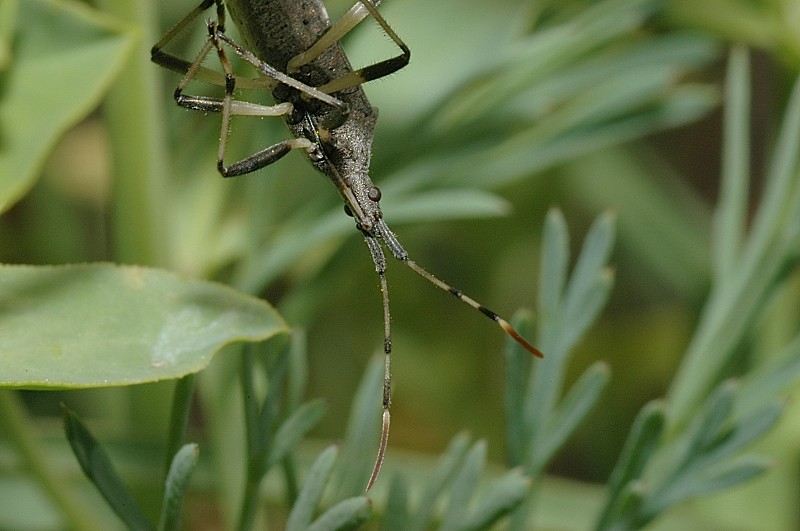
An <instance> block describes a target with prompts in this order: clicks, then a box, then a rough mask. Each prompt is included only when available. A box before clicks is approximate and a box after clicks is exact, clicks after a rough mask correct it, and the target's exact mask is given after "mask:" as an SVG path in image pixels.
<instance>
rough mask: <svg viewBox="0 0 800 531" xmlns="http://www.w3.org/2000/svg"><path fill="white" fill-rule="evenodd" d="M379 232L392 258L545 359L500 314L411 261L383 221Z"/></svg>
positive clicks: (379, 226) (379, 224) (379, 223)
mask: <svg viewBox="0 0 800 531" xmlns="http://www.w3.org/2000/svg"><path fill="white" fill-rule="evenodd" d="M378 231H379V232H380V235H381V237H382V238H383V240H384V241H385V242H386V246H387V247H388V248H389V250H390V251H391V253H392V256H394V257H395V258H397V259H398V260H400V261H401V262H403V263H404V264H405V265H407V266H408V267H410V268H411V269H412V270H413V271H414V272H415V273H416V274H418V275H419V276H421V277H422V278H424V279H425V280H427V281H428V282H430V283H431V284H433V285H434V286H436V287H437V288H439V289H441V290H442V291H446V292H447V293H449V294H450V295H452V296H454V297H455V298H457V299H458V300H460V301H461V302H463V303H465V304H467V305H469V306H471V307H472V308H474V309H476V310H478V311H479V312H481V313H482V314H483V315H485V316H486V317H488V318H489V319H491V320H492V321H494V322H495V323H497V324H498V326H500V328H502V329H503V331H504V332H505V333H506V334H508V335H509V336H511V338H512V339H514V341H516V342H517V343H519V344H520V345H521V346H522V347H523V348H524V349H525V350H527V351H528V352H530V353H531V354H533V355H534V356H537V357H539V358H543V357H544V354H542V352H541V351H540V350H539V349H538V348H536V347H535V346H533V345H532V344H531V343H529V342H528V341H527V340H526V339H525V338H524V337H522V336H521V335H520V333H519V332H517V331H516V330H515V329H514V327H512V326H511V324H510V323H509V322H508V321H506V320H505V319H503V318H502V317H500V316H499V315H498V314H496V313H495V312H493V311H492V310H490V309H489V308H487V307H486V306H484V305H483V304H481V303H479V302H478V301H476V300H475V299H473V298H472V297H470V296H468V295H466V294H465V293H463V292H462V291H461V290H459V289H456V288H454V287H453V286H451V285H450V284H448V283H446V282H443V281H442V280H439V279H438V278H437V277H435V276H434V275H433V273H431V272H429V271H428V270H427V269H425V268H423V267H422V266H420V265H418V264H417V263H416V262H414V261H413V260H411V258H409V256H408V252H406V250H405V249H404V248H403V246H402V245H401V244H400V241H399V240H398V239H397V237H396V236H395V235H394V233H393V232H392V231H391V229H389V227H388V226H387V225H386V222H385V221H383V219H381V220H379V221H378Z"/></svg>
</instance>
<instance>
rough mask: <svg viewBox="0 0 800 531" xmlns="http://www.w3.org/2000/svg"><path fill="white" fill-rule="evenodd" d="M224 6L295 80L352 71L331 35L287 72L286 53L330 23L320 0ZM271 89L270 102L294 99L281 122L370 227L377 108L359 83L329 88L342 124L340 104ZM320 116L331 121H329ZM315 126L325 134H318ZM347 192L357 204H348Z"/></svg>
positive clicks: (234, 0) (249, 39) (256, 0)
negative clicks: (307, 145) (309, 145)
mask: <svg viewBox="0 0 800 531" xmlns="http://www.w3.org/2000/svg"><path fill="white" fill-rule="evenodd" d="M226 5H227V7H228V11H229V12H230V14H231V18H232V19H233V21H234V22H235V23H236V26H237V28H238V29H239V32H240V33H241V35H242V39H244V44H245V45H246V47H247V48H249V49H250V50H251V51H252V52H254V53H255V54H256V55H257V56H258V57H259V59H261V60H263V61H264V62H266V63H268V64H270V65H272V66H273V67H275V68H276V69H278V70H280V71H281V72H284V73H287V74H289V75H290V76H291V77H293V78H295V79H297V80H298V81H301V82H303V83H305V84H306V85H308V86H311V87H319V86H321V85H324V84H325V83H328V82H330V81H331V80H333V79H335V78H337V77H339V76H341V75H343V74H346V73H348V72H351V71H352V67H351V65H350V61H349V60H348V59H347V56H346V55H345V52H344V50H343V49H342V46H341V45H340V44H339V43H338V42H337V43H335V44H333V45H331V46H330V47H329V48H328V49H327V50H325V52H323V53H322V54H321V55H320V56H319V57H317V58H315V59H314V60H312V61H311V62H310V63H308V64H306V65H303V66H301V67H300V68H299V70H298V71H297V72H288V71H287V63H288V62H289V60H290V59H291V58H292V57H294V56H295V55H297V54H299V53H302V52H304V51H306V50H307V49H308V48H310V47H311V45H312V44H314V43H315V42H316V41H317V40H318V39H319V37H320V36H322V35H323V34H324V33H325V32H326V31H327V30H328V29H329V28H330V26H331V23H330V17H329V16H328V12H327V10H326V8H325V4H324V3H323V2H322V1H321V0H288V1H287V0H227V1H226ZM272 94H273V97H274V98H275V100H276V102H279V103H280V102H290V103H292V104H293V105H294V112H293V113H292V114H290V115H288V116H285V117H284V120H285V122H286V124H287V126H288V127H289V129H290V130H291V132H292V134H293V135H294V136H295V137H297V138H307V139H308V140H310V141H311V142H313V143H314V144H316V145H317V146H319V148H320V149H319V150H317V151H312V152H310V153H309V159H310V160H311V163H312V164H313V165H314V167H315V168H316V169H317V170H319V171H320V172H321V173H323V174H324V175H325V176H326V177H328V179H330V180H331V182H332V183H333V185H334V186H335V187H336V188H337V190H339V192H340V193H341V194H342V198H343V199H344V201H345V203H346V204H347V205H348V207H349V209H350V211H351V212H352V213H353V215H354V216H355V217H356V220H357V221H358V222H359V224H360V226H361V228H362V229H364V230H367V231H368V232H371V231H372V229H373V220H376V219H380V216H381V213H380V208H379V207H378V203H377V201H374V200H370V198H369V197H367V195H368V193H369V191H370V190H372V189H374V185H373V183H372V181H371V180H370V178H369V164H370V155H371V146H372V137H373V131H374V129H375V122H376V121H377V117H378V111H377V109H375V108H374V107H372V106H371V105H370V103H369V101H368V100H367V97H366V95H365V94H364V91H363V90H362V88H361V86H355V87H352V88H348V89H345V90H342V91H340V92H335V93H333V94H332V96H333V97H335V98H337V99H338V100H339V101H341V102H342V103H344V104H346V105H347V106H348V110H349V113H348V114H347V115H346V118H345V119H344V121H343V122H341V123H338V122H339V121H340V119H341V111H340V110H338V109H336V108H334V107H331V106H330V105H328V104H326V103H323V102H320V101H318V100H316V99H314V98H312V97H309V96H308V95H306V94H302V93H301V92H300V91H298V90H296V89H293V88H291V87H288V86H286V85H283V84H279V85H278V86H277V87H275V88H274V89H273V91H272ZM326 123H333V124H335V125H336V126H335V127H330V128H328V127H327V126H326V125H325V124H326ZM320 130H324V131H326V133H329V136H328V135H325V137H324V138H323V137H322V135H320ZM320 151H321V152H320ZM348 191H350V192H352V195H350V197H348V195H349V194H348ZM353 199H355V201H356V203H357V204H352V203H353Z"/></svg>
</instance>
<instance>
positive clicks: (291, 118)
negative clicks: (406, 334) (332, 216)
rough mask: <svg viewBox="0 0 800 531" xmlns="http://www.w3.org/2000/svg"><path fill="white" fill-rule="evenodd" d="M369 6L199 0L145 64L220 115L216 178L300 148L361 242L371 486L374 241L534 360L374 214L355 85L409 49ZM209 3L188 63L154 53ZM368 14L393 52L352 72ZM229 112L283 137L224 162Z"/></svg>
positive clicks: (380, 263)
mask: <svg viewBox="0 0 800 531" xmlns="http://www.w3.org/2000/svg"><path fill="white" fill-rule="evenodd" d="M378 3H379V0H375V1H371V0H361V1H359V2H357V3H356V4H355V5H354V6H353V7H352V8H351V9H350V11H348V12H347V14H345V15H344V16H343V17H342V19H341V20H340V21H339V22H337V23H336V24H335V25H331V23H330V19H329V17H328V13H327V11H326V9H325V6H324V4H323V3H322V1H321V0H203V1H202V2H201V3H200V5H199V6H197V7H196V8H195V9H194V10H192V11H191V12H190V13H189V14H188V15H186V17H184V18H183V19H182V20H181V21H180V22H179V23H178V24H177V25H176V26H175V27H174V28H172V29H171V30H170V31H169V32H167V34H166V35H165V36H164V37H163V38H162V39H161V40H160V41H159V42H158V43H156V45H155V46H154V47H153V49H152V59H153V61H155V62H156V63H158V64H160V65H162V66H164V67H166V68H169V69H171V70H175V71H177V72H179V73H182V74H183V75H184V76H183V79H182V80H181V81H180V83H179V84H178V87H177V88H176V90H175V100H176V102H177V103H178V104H179V105H181V106H183V107H187V108H190V109H197V110H202V111H206V112H209V111H211V112H220V113H221V114H222V131H221V134H220V144H219V150H218V153H217V166H218V169H219V172H220V173H221V174H222V175H223V176H224V177H232V176H236V175H242V174H245V173H250V172H253V171H255V170H257V169H259V168H263V167H265V166H267V165H269V164H271V163H273V162H275V161H276V160H278V159H279V158H281V157H283V156H284V155H286V154H287V153H289V152H290V151H291V150H292V149H301V150H303V151H304V152H305V153H306V154H307V156H308V158H309V160H310V161H311V164H312V165H313V166H314V167H315V168H316V169H317V170H319V171H320V172H321V173H322V174H323V175H325V176H326V177H327V178H328V180H330V181H331V183H333V185H334V186H335V187H336V189H337V190H338V192H339V194H340V195H341V197H342V200H343V201H344V205H345V211H346V212H347V214H348V215H351V216H352V217H353V218H354V220H355V224H356V228H357V229H358V230H359V231H360V232H361V234H362V235H363V237H364V240H365V241H366V244H367V247H368V249H369V252H370V255H371V257H372V261H373V263H374V264H375V270H376V271H377V273H378V277H379V280H380V287H381V293H382V298H383V314H384V353H385V367H384V385H383V427H382V430H381V439H380V444H379V450H378V456H377V459H376V462H375V466H374V468H373V471H372V474H371V475H370V478H369V482H368V484H367V490H369V489H370V488H372V485H373V484H374V483H375V480H376V479H377V477H378V473H379V472H380V468H381V465H382V463H383V458H384V454H385V451H386V444H387V441H388V436H389V420H390V414H389V407H390V404H391V370H390V369H391V352H392V340H391V330H390V321H391V319H390V314H389V290H388V286H387V283H386V257H385V255H384V252H383V247H382V245H381V242H382V243H383V244H384V245H385V246H386V248H387V249H388V250H389V252H390V253H391V255H392V256H393V257H394V258H396V259H398V260H400V261H401V262H403V263H405V264H406V265H407V266H409V267H410V268H411V269H413V270H414V271H415V272H416V273H418V274H419V275H421V276H422V277H424V278H425V279H427V280H428V281H430V282H431V283H433V284H434V285H436V286H437V287H439V288H440V289H442V290H444V291H447V292H448V293H450V294H452V295H454V296H455V297H456V298H458V299H460V300H461V301H463V302H465V303H467V304H469V305H470V306H472V307H473V308H475V309H477V310H479V311H480V312H481V313H483V314H484V315H486V316H487V317H489V318H490V319H492V320H493V321H495V322H496V323H498V325H500V327H501V328H502V329H503V330H504V331H505V332H507V333H508V334H509V335H511V336H512V337H513V338H514V339H515V340H516V341H517V342H519V343H520V344H521V345H522V346H523V347H525V348H526V349H527V350H529V351H530V352H531V353H533V354H535V355H537V356H540V357H541V353H540V352H539V351H538V350H537V349H536V347H534V346H532V345H531V344H530V343H528V342H527V341H525V339H523V338H522V337H521V336H520V335H519V334H518V333H517V332H516V330H514V329H513V328H512V327H511V325H509V324H508V322H507V321H505V320H504V319H503V318H501V317H500V316H498V315H497V314H496V313H494V312H492V311H491V310H489V309H488V308H486V307H485V306H483V305H481V304H479V303H477V302H476V301H475V300H473V299H471V298H470V297H468V296H466V295H464V294H463V293H462V292H460V291H459V290H457V289H455V288H453V287H452V286H450V285H448V284H446V283H444V282H442V281H441V280H439V279H438V278H436V277H435V276H433V275H432V274H431V273H429V272H428V271H427V270H425V269H423V268H422V267H420V266H418V265H417V264H416V263H415V262H414V261H412V260H411V259H410V258H409V256H408V253H407V252H406V250H405V249H404V248H403V246H402V245H401V244H400V242H399V241H398V240H397V237H396V236H395V234H394V233H393V232H392V231H391V230H390V229H389V227H388V226H387V225H386V222H385V221H384V219H383V213H382V212H381V208H380V199H381V193H380V190H379V189H378V188H377V187H376V186H375V185H374V184H373V182H372V180H371V179H370V177H369V163H370V156H371V149H372V137H373V131H374V128H375V123H376V121H377V110H376V109H375V108H373V107H372V106H371V105H370V103H369V101H368V100H367V98H366V95H365V94H364V91H363V89H362V88H361V84H362V83H365V82H367V81H370V80H372V79H376V78H379V77H382V76H385V75H388V74H390V73H392V72H395V71H397V70H399V69H400V68H402V67H403V66H405V65H406V64H407V63H408V61H409V58H410V51H409V49H408V47H407V46H406V45H405V44H404V43H403V41H402V40H401V39H400V38H399V37H398V36H397V35H396V34H395V33H394V31H393V30H392V29H391V28H390V27H389V25H388V24H387V23H386V21H385V20H384V19H383V17H382V16H381V15H380V14H379V13H378V11H377V10H376V6H377V4H378ZM214 5H216V11H217V20H216V21H209V22H208V33H209V37H208V40H207V41H206V43H205V45H204V46H203V48H202V49H201V51H200V53H199V54H198V56H197V58H196V59H195V60H194V61H192V62H189V61H186V60H183V59H180V58H178V57H175V56H173V55H170V54H168V53H165V52H164V51H163V48H164V46H165V45H166V44H167V43H168V42H169V41H170V40H172V39H173V38H174V37H175V35H176V34H177V33H179V32H180V31H181V30H182V29H183V28H184V27H186V26H187V25H188V24H189V23H191V22H192V21H193V20H194V19H196V18H197V17H198V16H199V15H200V14H201V13H202V12H203V11H204V10H206V9H208V8H210V7H212V6H214ZM225 6H227V9H228V12H229V13H230V15H231V18H232V19H233V21H234V22H235V23H236V25H237V27H238V29H239V32H240V34H241V35H242V39H243V40H244V46H242V45H240V44H238V43H236V42H234V41H233V40H232V39H230V37H228V36H227V35H226V33H225ZM368 15H372V17H373V18H374V19H375V20H376V21H377V22H378V24H379V25H380V26H381V28H383V30H384V32H386V34H387V35H389V37H390V38H391V39H392V40H393V41H394V42H395V43H396V44H397V46H398V47H399V48H400V50H401V52H402V53H401V54H400V55H398V56H396V57H392V58H390V59H386V60H384V61H380V62H378V63H375V64H372V65H369V66H366V67H364V68H361V69H358V70H354V69H353V68H352V66H351V65H350V62H349V61H348V59H347V56H346V55H345V53H344V50H343V49H342V47H341V45H340V44H339V39H341V37H342V36H344V35H345V34H347V33H348V32H349V31H350V30H351V29H352V28H353V27H354V26H355V25H357V24H358V23H359V22H360V21H361V20H363V19H364V18H366V16H368ZM212 50H215V51H216V53H217V55H218V57H219V60H220V63H221V65H222V70H223V72H219V71H217V70H213V69H208V68H206V67H204V66H203V65H202V61H203V59H204V58H205V57H206V56H207V55H208V54H209V53H210V52H211V51H212ZM226 50H231V51H233V53H235V54H237V55H239V56H240V57H242V58H243V59H244V60H245V61H247V62H249V63H251V64H252V65H253V66H254V67H255V68H256V69H257V70H258V72H259V73H260V77H258V78H255V79H252V78H242V77H238V76H236V75H235V74H234V73H233V71H232V68H231V65H230V62H229V61H228V58H227V52H226ZM192 79H199V80H204V81H207V82H210V83H213V84H217V85H221V86H224V87H225V95H224V97H223V98H221V99H217V98H210V97H206V96H191V95H185V94H184V93H183V91H184V89H185V87H186V85H187V84H188V83H189V81H190V80H192ZM236 87H241V88H250V89H268V90H270V91H271V93H272V96H273V98H274V100H275V102H276V103H275V105H272V106H267V105H259V104H255V103H250V102H246V101H240V100H236V99H234V98H233V92H234V89H235V88H236ZM232 115H250V116H282V117H283V119H284V121H285V122H286V125H287V126H288V128H289V130H290V131H291V133H292V135H293V138H291V139H287V140H284V141H281V142H278V143H277V144H274V145H272V146H269V147H267V148H265V149H263V150H261V151H259V152H258V153H255V154H253V155H251V156H249V157H247V158H245V159H243V160H240V161H237V162H234V163H232V164H230V165H226V164H225V162H224V157H225V146H226V143H227V137H228V130H229V121H230V117H231V116H232Z"/></svg>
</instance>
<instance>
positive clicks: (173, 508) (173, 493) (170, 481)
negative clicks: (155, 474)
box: [158, 443, 200, 531]
mask: <svg viewBox="0 0 800 531" xmlns="http://www.w3.org/2000/svg"><path fill="white" fill-rule="evenodd" d="M199 456H200V447H199V446H198V445H197V444H195V443H190V444H186V445H184V446H183V447H182V448H181V449H180V450H178V453H177V454H175V457H174V458H173V459H172V464H171V465H170V467H169V473H168V474H167V481H166V484H165V486H164V501H163V503H162V506H161V519H160V521H159V523H158V529H159V531H171V530H175V529H178V528H179V523H180V519H181V507H182V506H183V498H184V495H185V494H186V488H187V487H188V486H189V478H190V477H191V476H192V472H194V468H195V466H197V459H198V457H199Z"/></svg>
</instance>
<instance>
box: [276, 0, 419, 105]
mask: <svg viewBox="0 0 800 531" xmlns="http://www.w3.org/2000/svg"><path fill="white" fill-rule="evenodd" d="M379 3H380V2H379V1H377V2H373V1H371V0H360V1H359V2H358V3H356V4H354V5H353V7H351V8H350V10H349V11H348V12H347V13H345V15H344V16H343V17H342V18H341V19H340V20H339V21H338V22H337V23H336V24H334V25H333V26H332V27H331V28H330V29H329V30H328V31H327V32H325V34H324V35H322V37H320V38H319V39H318V40H317V42H315V43H314V44H312V45H311V47H310V48H309V49H308V50H306V51H305V52H302V53H300V54H298V55H296V56H295V57H293V58H292V59H291V60H290V61H289V63H288V65H287V70H288V71H289V72H293V71H295V70H297V69H298V68H300V67H301V66H303V65H305V64H308V63H309V62H311V61H313V60H314V59H316V58H317V57H319V56H320V55H321V54H322V53H323V52H324V51H325V50H327V49H328V48H329V47H330V46H331V45H333V44H334V43H336V42H338V41H339V40H340V39H341V38H342V37H344V36H345V35H347V33H349V32H350V31H351V30H352V29H353V28H354V27H355V26H356V25H357V24H358V23H359V22H361V21H362V20H364V19H365V18H366V17H367V15H372V17H373V18H374V19H375V21H376V22H377V23H378V24H379V25H380V27H381V28H382V29H383V31H384V32H385V33H386V34H387V35H388V36H389V38H391V39H392V41H394V43H395V44H396V45H397V46H398V47H399V48H400V50H401V51H402V52H403V53H401V54H400V55H398V56H395V57H390V58H389V59H385V60H383V61H379V62H377V63H375V64H372V65H368V66H365V67H363V68H359V69H358V70H354V71H352V72H348V73H346V74H344V75H342V76H340V77H337V78H336V79H334V80H332V81H330V82H329V83H326V84H324V85H320V86H319V87H317V88H318V89H319V90H320V91H321V92H325V93H327V94H333V93H334V92H339V91H340V90H344V89H346V88H350V87H355V86H357V85H361V84H362V83H366V82H367V81H371V80H373V79H378V78H381V77H384V76H388V75H389V74H392V73H394V72H397V71H398V70H400V69H401V68H403V67H404V66H406V65H407V64H408V62H409V60H410V59H411V50H410V49H409V48H408V46H406V43H405V42H403V40H402V39H401V38H400V37H399V36H398V35H397V33H395V32H394V30H393V29H392V28H391V26H389V23H388V22H386V19H384V18H383V16H382V15H381V14H380V13H379V12H378V10H377V9H376V7H375V6H376V5H378V4H379Z"/></svg>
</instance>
